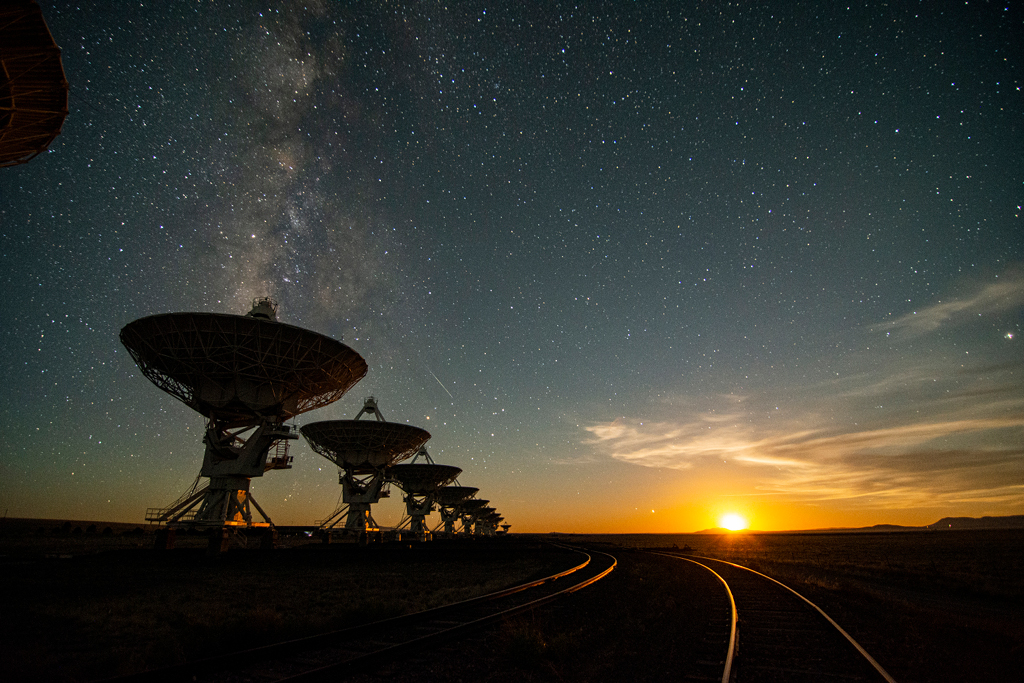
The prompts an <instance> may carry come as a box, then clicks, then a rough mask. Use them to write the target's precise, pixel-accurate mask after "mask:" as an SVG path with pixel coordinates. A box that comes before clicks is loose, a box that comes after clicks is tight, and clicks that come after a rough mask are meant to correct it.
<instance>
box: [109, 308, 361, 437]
mask: <svg viewBox="0 0 1024 683" xmlns="http://www.w3.org/2000/svg"><path fill="white" fill-rule="evenodd" d="M254 310H255V309H254ZM121 343H123V344H124V345H125V347H126V348H127V349H128V353H130V354H131V356H132V358H134V359H135V362H136V363H138V365H139V368H140V369H141V370H142V374H143V375H145V376H146V378H148V379H149V380H150V381H151V382H153V384H155V385H157V386H158V387H160V388H161V389H163V390H164V391H166V392H167V393H169V394H170V395H172V396H174V397H175V398H177V399H178V400H180V401H181V402H182V403H184V404H185V405H187V406H188V407H190V408H192V409H193V410H195V411H196V412H198V413H200V414H201V415H203V416H204V417H208V418H212V417H214V416H216V417H217V419H219V420H226V421H228V422H235V421H237V422H239V423H245V422H249V421H251V420H253V419H256V418H259V417H273V418H277V419H279V420H280V421H284V420H288V419H290V418H292V417H295V416H296V415H299V414H301V413H305V412H307V411H310V410H314V409H315V408H320V407H322V406H325V405H327V404H329V403H333V402H334V401H337V400H338V399H339V398H341V397H342V396H343V395H344V394H345V392H347V391H348V390H349V389H351V388H352V386H353V385H355V383H356V382H358V381H359V380H361V379H362V378H363V377H364V376H365V375H366V370H367V366H366V361H364V360H363V359H362V357H361V356H360V355H359V354H358V353H356V352H355V351H353V350H352V349H350V348H349V347H348V346H346V345H344V344H342V343H341V342H339V341H337V340H335V339H331V338H330V337H326V336H324V335H322V334H317V333H316V332H311V331H309V330H304V329H302V328H301V327H294V326H292V325H286V324H284V323H279V322H276V321H274V320H272V319H268V318H266V317H255V316H253V315H247V316H241V315H226V314H221V313H166V314H163V315H153V316H149V317H147V318H141V319H139V320H136V321H135V322H132V323H129V324H128V325H126V326H125V327H124V329H122V330H121Z"/></svg>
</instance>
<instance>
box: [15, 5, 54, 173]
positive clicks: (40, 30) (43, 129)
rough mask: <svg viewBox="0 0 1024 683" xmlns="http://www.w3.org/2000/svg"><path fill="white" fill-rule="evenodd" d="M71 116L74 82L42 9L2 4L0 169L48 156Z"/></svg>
mask: <svg viewBox="0 0 1024 683" xmlns="http://www.w3.org/2000/svg"><path fill="white" fill-rule="evenodd" d="M67 115H68V81H67V78H65V76H64V65H63V64H62V63H61V59H60V48H59V47H57V44H56V43H55V42H54V40H53V34H51V33H50V29H49V27H48V26H47V25H46V20H45V19H43V13H42V11H41V10H40V9H39V5H37V4H36V3H35V2H31V0H5V2H3V3H0V166H14V165H16V164H24V163H26V162H28V161H30V160H31V159H32V158H33V157H35V156H36V155H38V154H40V153H41V152H43V151H45V150H46V148H47V147H49V146H50V143H51V142H53V140H54V138H56V137H57V136H58V135H59V134H60V131H61V127H62V126H63V125H64V119H65V118H66V117H67Z"/></svg>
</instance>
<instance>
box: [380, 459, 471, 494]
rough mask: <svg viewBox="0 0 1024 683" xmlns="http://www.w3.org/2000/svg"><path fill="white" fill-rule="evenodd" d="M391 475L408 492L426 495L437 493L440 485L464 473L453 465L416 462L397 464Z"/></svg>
mask: <svg viewBox="0 0 1024 683" xmlns="http://www.w3.org/2000/svg"><path fill="white" fill-rule="evenodd" d="M390 474H391V477H392V478H393V479H394V480H395V481H397V482H398V485H399V486H401V487H402V490H403V491H405V492H406V493H414V494H417V495H426V494H433V493H435V492H436V491H437V490H438V489H439V488H440V487H442V486H444V485H445V484H449V483H451V482H453V481H455V478H456V477H458V476H459V475H460V474H462V468H460V467H454V466H453V465H433V464H428V463H414V464H412V465H395V466H394V467H392V468H391V472H390Z"/></svg>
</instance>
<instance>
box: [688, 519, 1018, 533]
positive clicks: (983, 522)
mask: <svg viewBox="0 0 1024 683" xmlns="http://www.w3.org/2000/svg"><path fill="white" fill-rule="evenodd" d="M957 529H1024V515H1007V516H1005V517H943V518H942V519H940V520H939V521H937V522H935V523H934V524H928V525H927V526H903V525H900V524H875V525H874V526H861V527H841V528H835V527H833V528H828V529H793V530H791V531H786V532H759V531H757V530H756V529H744V530H743V531H742V532H736V531H730V530H729V529H722V528H721V527H715V528H714V529H704V530H703V531H696V532H694V533H697V534H735V533H744V532H749V533H795V534H815V533H851V534H852V533H858V532H860V533H865V532H885V531H945V530H952V531H956V530H957Z"/></svg>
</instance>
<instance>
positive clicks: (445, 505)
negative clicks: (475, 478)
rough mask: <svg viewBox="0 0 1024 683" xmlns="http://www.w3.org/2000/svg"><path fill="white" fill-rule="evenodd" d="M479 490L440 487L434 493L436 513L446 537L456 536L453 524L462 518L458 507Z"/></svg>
mask: <svg viewBox="0 0 1024 683" xmlns="http://www.w3.org/2000/svg"><path fill="white" fill-rule="evenodd" d="M479 490H480V489H478V488H476V487H474V486H442V487H441V488H439V489H437V491H435V492H434V502H436V503H437V511H438V512H439V513H440V515H441V524H443V525H444V533H445V534H446V535H448V536H454V535H455V534H456V530H455V524H456V523H457V522H458V521H459V520H460V519H461V518H462V510H461V508H460V505H461V504H462V503H463V502H464V501H466V500H468V499H469V498H472V497H473V496H475V495H476V493H477V492H478V491H479ZM438 528H440V525H438ZM436 530H437V529H435V531H436Z"/></svg>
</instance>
